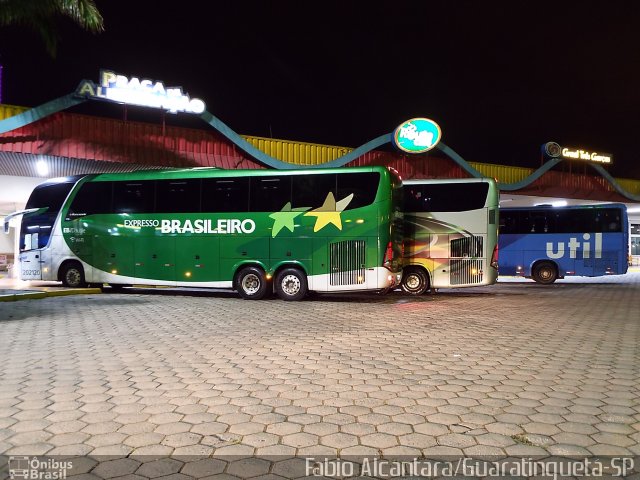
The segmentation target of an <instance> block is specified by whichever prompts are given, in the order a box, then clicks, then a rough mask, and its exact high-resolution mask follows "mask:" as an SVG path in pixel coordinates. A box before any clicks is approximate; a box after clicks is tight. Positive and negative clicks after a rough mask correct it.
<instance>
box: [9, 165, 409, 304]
mask: <svg viewBox="0 0 640 480" xmlns="http://www.w3.org/2000/svg"><path fill="white" fill-rule="evenodd" d="M401 184H402V182H401V180H400V179H399V177H398V176H397V175H396V174H395V173H394V172H392V171H390V170H389V169H386V168H384V167H359V168H340V169H309V170H292V171H282V170H279V171H278V170H221V169H215V168H195V169H185V170H178V169H176V170H156V171H137V172H132V173H117V174H99V175H86V176H78V177H69V178H62V179H56V180H52V181H49V182H46V183H44V184H42V185H39V186H38V187H36V189H35V190H34V191H33V192H32V194H31V197H30V199H29V201H28V203H27V206H26V210H25V211H24V212H23V218H22V225H21V232H20V255H19V259H20V264H21V278H22V279H23V280H59V281H62V282H63V284H64V285H66V286H70V287H80V286H83V285H86V284H99V285H104V284H109V285H111V286H112V287H114V288H119V287H122V286H127V285H134V284H136V285H137V284H142V285H168V286H183V287H208V288H233V289H235V290H237V291H238V293H239V294H240V295H241V296H242V297H243V298H246V299H261V298H264V297H265V296H267V295H269V294H270V293H273V292H274V291H275V293H276V294H277V295H278V296H279V297H280V298H283V299H285V300H299V299H301V298H303V297H304V296H305V295H306V293H307V292H308V291H317V292H338V291H364V290H378V291H382V290H387V289H391V288H393V287H395V286H397V285H398V284H399V282H400V279H401V268H402V231H401V230H402V221H403V220H402V218H403V217H402V210H401V209H402V205H401V201H402V198H401V197H402V190H401V186H402V185H401Z"/></svg>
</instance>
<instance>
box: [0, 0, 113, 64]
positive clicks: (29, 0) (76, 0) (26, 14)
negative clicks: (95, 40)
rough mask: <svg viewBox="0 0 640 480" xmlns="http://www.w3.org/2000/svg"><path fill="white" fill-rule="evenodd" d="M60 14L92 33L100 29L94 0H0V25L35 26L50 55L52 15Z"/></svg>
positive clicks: (54, 45) (53, 40) (53, 34)
mask: <svg viewBox="0 0 640 480" xmlns="http://www.w3.org/2000/svg"><path fill="white" fill-rule="evenodd" d="M61 16H62V17H67V18H69V19H71V20H73V21H74V22H75V23H77V24H78V25H80V27H82V28H84V29H85V30H88V31H89V32H92V33H99V32H102V31H103V30H104V22H103V20H102V15H100V12H99V11H98V7H96V4H95V2H94V0H0V26H8V25H20V26H26V27H29V28H31V29H32V30H35V31H36V32H37V33H39V34H40V36H41V37H42V40H43V41H44V44H45V47H46V49H47V51H48V52H49V54H50V55H51V56H52V57H55V55H56V51H57V46H58V33H57V29H56V19H57V17H61Z"/></svg>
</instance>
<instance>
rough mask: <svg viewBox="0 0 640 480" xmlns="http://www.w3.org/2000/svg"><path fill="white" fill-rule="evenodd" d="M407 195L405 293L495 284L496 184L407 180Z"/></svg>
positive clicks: (415, 293)
mask: <svg viewBox="0 0 640 480" xmlns="http://www.w3.org/2000/svg"><path fill="white" fill-rule="evenodd" d="M403 195H404V206H403V210H404V230H405V231H404V263H403V265H404V269H403V276H402V289H403V290H404V291H405V292H406V293H409V294H413V295H419V294H422V293H424V292H427V291H428V290H430V289H438V288H460V287H476V286H479V285H491V284H493V283H495V282H496V280H497V277H498V225H499V221H498V206H499V192H498V188H497V185H496V182H495V181H494V180H492V179H490V178H474V179H447V180H405V181H403Z"/></svg>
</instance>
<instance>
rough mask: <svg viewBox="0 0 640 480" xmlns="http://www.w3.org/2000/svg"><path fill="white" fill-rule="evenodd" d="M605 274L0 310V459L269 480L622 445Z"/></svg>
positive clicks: (618, 303) (629, 280)
mask: <svg viewBox="0 0 640 480" xmlns="http://www.w3.org/2000/svg"><path fill="white" fill-rule="evenodd" d="M616 279H617V281H615V280H616ZM616 279H614V278H613V277H611V278H608V279H606V281H598V279H592V280H589V281H588V282H585V283H577V282H570V283H557V284H554V285H550V286H540V285H537V284H533V283H526V282H507V283H500V284H498V285H495V286H492V287H484V288H476V289H467V290H451V291H441V292H439V293H437V294H435V295H425V296H422V297H406V296H402V295H400V294H398V293H392V294H390V295H387V296H376V295H369V296H367V295H361V294H360V295H357V296H349V295H343V296H338V295H334V296H316V297H313V298H310V299H308V300H306V301H304V302H298V303H288V302H283V301H280V300H276V299H274V300H268V301H257V302H252V301H243V300H240V299H238V298H237V297H236V296H235V295H234V294H230V293H211V292H207V293H199V294H191V293H184V292H183V293H176V292H175V291H171V292H170V291H167V290H155V291H150V290H145V291H135V290H132V291H129V292H128V293H124V294H119V295H115V294H102V295H88V296H74V297H56V298H46V299H42V300H35V301H24V302H16V303H12V304H7V303H5V304H0V338H1V339H2V349H1V350H0V453H2V454H5V455H45V454H46V455H80V456H85V455H91V456H93V457H95V458H97V459H98V460H95V459H91V458H88V457H85V458H77V459H75V461H76V463H75V464H74V472H72V473H83V472H90V473H87V474H86V475H85V476H86V477H87V478H104V477H116V476H124V475H128V474H134V473H135V475H138V477H135V476H134V477H131V478H152V477H162V476H165V475H173V477H172V478H187V477H204V476H207V475H213V474H216V473H220V472H222V471H223V470H224V472H225V474H226V475H228V476H231V477H233V476H237V477H242V478H248V477H254V476H255V477H258V476H261V475H266V474H268V473H270V474H271V475H272V476H273V477H274V478H277V476H282V477H287V476H288V473H287V472H290V471H292V470H291V469H292V468H293V467H292V464H291V462H296V461H300V460H301V459H300V458H297V459H296V458H294V457H305V456H314V457H320V456H323V455H327V456H335V455H340V456H342V457H349V456H353V457H354V458H355V457H357V456H375V455H382V456H384V457H386V458H389V457H391V458H396V457H402V456H406V457H407V458H409V457H429V458H431V457H434V456H436V457H437V456H446V455H451V456H456V455H470V456H477V455H484V456H491V455H510V456H518V455H525V456H529V455H531V456H535V455H541V456H548V455H553V456H572V455H577V456H582V455H600V456H602V455H640V349H639V347H638V345H639V343H640V314H639V312H640V273H631V274H627V275H625V276H622V277H616ZM228 458H231V459H233V460H236V461H235V463H234V462H231V463H226V462H225V461H223V460H225V459H228ZM185 459H188V460H189V461H185ZM270 459H271V460H272V459H277V460H278V461H277V462H275V463H274V462H271V461H268V460H270ZM100 460H102V461H100ZM217 478H222V477H217Z"/></svg>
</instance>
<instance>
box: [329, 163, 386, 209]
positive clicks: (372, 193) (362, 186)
mask: <svg viewBox="0 0 640 480" xmlns="http://www.w3.org/2000/svg"><path fill="white" fill-rule="evenodd" d="M337 178H338V185H337V192H336V200H342V199H343V198H346V197H348V196H349V195H351V194H353V198H352V199H351V201H350V202H349V204H348V205H347V208H346V209H347V210H351V209H353V208H360V207H366V206H368V205H371V204H372V203H373V201H374V200H375V198H376V193H377V192H378V185H379V184H380V174H379V173H377V172H370V173H369V172H367V173H346V174H344V175H338V177H337Z"/></svg>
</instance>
